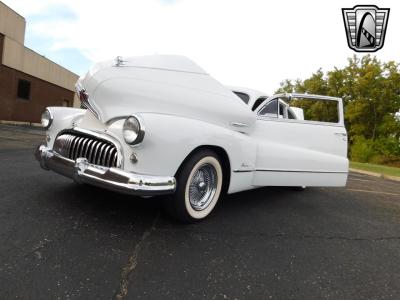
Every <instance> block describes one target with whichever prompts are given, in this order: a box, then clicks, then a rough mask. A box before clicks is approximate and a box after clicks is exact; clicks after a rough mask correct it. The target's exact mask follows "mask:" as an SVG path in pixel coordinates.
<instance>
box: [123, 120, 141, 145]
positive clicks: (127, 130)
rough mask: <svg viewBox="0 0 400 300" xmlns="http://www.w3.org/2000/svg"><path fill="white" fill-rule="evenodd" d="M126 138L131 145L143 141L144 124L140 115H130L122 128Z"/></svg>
mask: <svg viewBox="0 0 400 300" xmlns="http://www.w3.org/2000/svg"><path fill="white" fill-rule="evenodd" d="M122 133H123V135H124V140H125V142H126V143H127V144H129V145H136V144H139V143H140V142H142V141H143V138H144V126H143V122H142V121H141V120H140V118H139V117H138V116H130V117H128V118H127V119H126V120H125V122H124V126H123V129H122Z"/></svg>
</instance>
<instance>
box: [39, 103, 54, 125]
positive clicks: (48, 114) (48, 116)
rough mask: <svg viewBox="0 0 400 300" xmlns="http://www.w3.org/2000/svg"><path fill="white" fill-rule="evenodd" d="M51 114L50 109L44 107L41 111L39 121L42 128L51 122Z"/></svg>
mask: <svg viewBox="0 0 400 300" xmlns="http://www.w3.org/2000/svg"><path fill="white" fill-rule="evenodd" d="M53 120H54V117H53V114H52V113H51V110H50V109H48V108H46V109H45V111H44V112H43V113H42V116H41V119H40V122H41V123H42V126H43V128H44V129H46V130H47V129H49V128H50V127H51V125H52V124H53Z"/></svg>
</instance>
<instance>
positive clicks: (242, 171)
mask: <svg viewBox="0 0 400 300" xmlns="http://www.w3.org/2000/svg"><path fill="white" fill-rule="evenodd" d="M254 171H255V170H238V169H234V170H233V172H234V173H250V172H254Z"/></svg>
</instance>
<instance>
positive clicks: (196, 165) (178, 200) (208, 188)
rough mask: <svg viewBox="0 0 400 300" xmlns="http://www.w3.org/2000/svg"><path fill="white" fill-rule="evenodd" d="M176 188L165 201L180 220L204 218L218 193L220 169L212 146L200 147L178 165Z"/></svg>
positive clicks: (221, 175) (220, 186) (213, 205)
mask: <svg viewBox="0 0 400 300" xmlns="http://www.w3.org/2000/svg"><path fill="white" fill-rule="evenodd" d="M176 177H177V178H176V180H177V189H176V191H175V194H174V195H173V197H172V199H169V201H168V202H167V203H166V205H167V209H168V210H169V212H170V213H171V214H172V215H173V216H174V217H175V218H176V219H178V220H179V221H182V222H185V223H193V222H196V221H200V220H202V219H204V218H206V217H207V216H208V215H209V214H210V213H211V212H212V210H213V209H214V207H215V205H216V204H217V202H218V199H219V197H220V195H221V189H222V180H223V172H222V166H221V162H220V159H219V157H218V155H217V154H216V153H214V152H213V151H211V150H207V149H204V150H200V151H198V152H196V153H195V154H193V155H192V156H191V157H190V158H189V159H188V160H187V161H186V162H185V163H184V165H183V166H182V167H181V169H180V170H179V172H178V174H177V176H176Z"/></svg>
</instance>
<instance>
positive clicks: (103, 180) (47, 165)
mask: <svg viewBox="0 0 400 300" xmlns="http://www.w3.org/2000/svg"><path fill="white" fill-rule="evenodd" d="M35 157H36V159H37V160H38V161H39V162H40V166H41V167H42V168H43V169H45V170H52V171H54V172H56V173H58V174H61V175H64V176H66V177H69V178H72V179H73V180H75V181H76V182H78V183H87V184H90V185H95V186H98V187H101V188H105V189H108V190H112V191H116V192H121V193H126V194H130V195H137V196H155V195H161V194H169V193H173V192H174V191H175V187H176V181H175V178H174V177H168V176H150V175H143V174H137V173H132V172H126V171H123V170H121V169H118V168H107V167H103V166H99V165H94V164H90V163H89V162H88V161H87V159H86V158H77V159H76V160H75V161H74V160H71V159H69V158H66V157H63V156H61V155H60V154H58V153H56V152H54V151H53V150H51V149H50V148H47V147H46V146H44V145H41V146H39V147H38V148H37V149H36V152H35Z"/></svg>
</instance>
